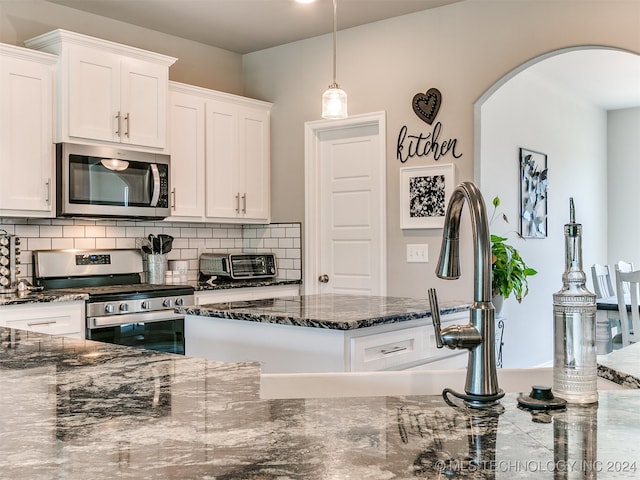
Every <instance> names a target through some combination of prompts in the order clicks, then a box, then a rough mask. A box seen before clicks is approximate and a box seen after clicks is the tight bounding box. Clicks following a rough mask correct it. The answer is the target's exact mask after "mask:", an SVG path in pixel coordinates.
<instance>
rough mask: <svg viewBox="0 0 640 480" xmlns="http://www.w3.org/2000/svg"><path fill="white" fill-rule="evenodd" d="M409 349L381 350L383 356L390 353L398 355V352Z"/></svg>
mask: <svg viewBox="0 0 640 480" xmlns="http://www.w3.org/2000/svg"><path fill="white" fill-rule="evenodd" d="M406 349H407V347H406V346H405V347H400V346H398V347H393V348H389V349H387V350H380V353H382V354H383V355H389V354H390V353H396V352H403V351H404V350H406Z"/></svg>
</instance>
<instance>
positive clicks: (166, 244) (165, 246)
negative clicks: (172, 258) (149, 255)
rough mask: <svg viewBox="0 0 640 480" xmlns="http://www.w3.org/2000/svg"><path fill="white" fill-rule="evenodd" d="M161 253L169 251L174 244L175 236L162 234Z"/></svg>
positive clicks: (159, 237) (160, 236) (159, 236)
mask: <svg viewBox="0 0 640 480" xmlns="http://www.w3.org/2000/svg"><path fill="white" fill-rule="evenodd" d="M158 239H159V240H160V253H169V252H170V251H171V248H172V245H173V237H172V236H171V235H165V234H160V235H158Z"/></svg>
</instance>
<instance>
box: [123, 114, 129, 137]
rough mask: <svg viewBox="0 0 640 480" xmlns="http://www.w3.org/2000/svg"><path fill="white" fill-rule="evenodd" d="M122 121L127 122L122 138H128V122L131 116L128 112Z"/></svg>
mask: <svg viewBox="0 0 640 480" xmlns="http://www.w3.org/2000/svg"><path fill="white" fill-rule="evenodd" d="M124 121H125V122H127V129H126V130H125V131H124V136H125V137H127V138H129V122H130V121H131V115H130V114H129V112H127V114H126V115H125V116H124Z"/></svg>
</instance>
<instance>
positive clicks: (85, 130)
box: [67, 48, 125, 142]
mask: <svg viewBox="0 0 640 480" xmlns="http://www.w3.org/2000/svg"><path fill="white" fill-rule="evenodd" d="M69 55H70V56H69V82H68V85H67V88H68V90H67V94H68V99H69V105H68V106H67V108H68V115H67V119H68V120H67V121H68V122H69V124H68V132H69V136H70V137H80V138H87V139H92V140H103V141H109V142H119V141H120V132H121V131H122V128H123V121H122V117H118V115H122V114H124V113H125V112H122V111H120V57H118V56H117V55H112V54H109V53H104V52H98V51H94V50H89V49H85V48H75V49H73V50H71V51H70V54H69ZM119 128H120V129H119Z"/></svg>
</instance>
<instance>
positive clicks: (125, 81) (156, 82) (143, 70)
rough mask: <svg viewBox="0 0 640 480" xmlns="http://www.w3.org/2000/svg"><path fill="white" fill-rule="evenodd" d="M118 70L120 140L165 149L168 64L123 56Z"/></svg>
mask: <svg viewBox="0 0 640 480" xmlns="http://www.w3.org/2000/svg"><path fill="white" fill-rule="evenodd" d="M121 69H122V70H121V75H120V79H121V87H120V94H121V97H120V114H121V115H122V120H121V134H120V139H121V141H122V143H130V144H133V145H142V146H147V147H159V148H164V146H165V144H166V136H167V114H166V112H167V90H168V87H167V82H168V71H167V67H165V66H159V65H154V64H150V63H147V62H144V61H138V60H134V59H129V58H125V59H123V60H122V63H121Z"/></svg>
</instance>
